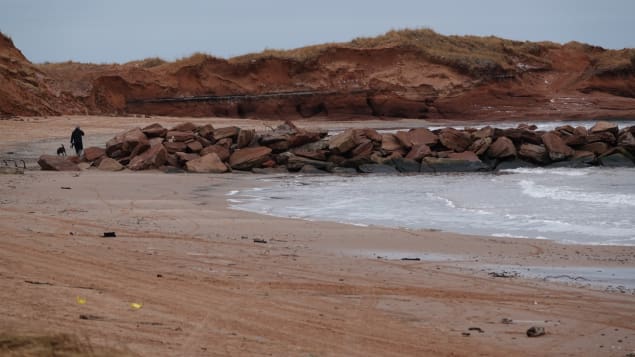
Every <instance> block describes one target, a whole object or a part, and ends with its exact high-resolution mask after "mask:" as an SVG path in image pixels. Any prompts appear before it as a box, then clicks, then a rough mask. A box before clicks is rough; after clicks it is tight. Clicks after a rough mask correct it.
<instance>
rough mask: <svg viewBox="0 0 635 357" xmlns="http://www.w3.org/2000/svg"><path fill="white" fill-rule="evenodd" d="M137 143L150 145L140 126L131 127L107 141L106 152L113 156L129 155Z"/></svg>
mask: <svg viewBox="0 0 635 357" xmlns="http://www.w3.org/2000/svg"><path fill="white" fill-rule="evenodd" d="M137 145H148V138H147V137H146V136H145V134H144V133H143V132H142V131H141V129H139V128H134V129H130V130H128V131H125V132H123V133H121V134H118V135H116V136H115V137H114V138H112V139H110V140H108V142H107V143H106V154H107V155H108V156H109V157H112V158H118V157H124V156H127V155H129V154H130V153H131V152H132V151H133V150H134V149H135V147H137Z"/></svg>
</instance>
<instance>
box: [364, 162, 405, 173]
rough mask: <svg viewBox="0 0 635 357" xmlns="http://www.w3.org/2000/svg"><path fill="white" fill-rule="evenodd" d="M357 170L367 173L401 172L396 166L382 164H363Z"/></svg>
mask: <svg viewBox="0 0 635 357" xmlns="http://www.w3.org/2000/svg"><path fill="white" fill-rule="evenodd" d="M357 170H358V171H359V172H361V173H365V174H396V173H399V171H397V169H396V168H394V167H392V166H389V165H382V164H363V165H360V166H359V167H358V168H357Z"/></svg>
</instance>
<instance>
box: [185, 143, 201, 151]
mask: <svg viewBox="0 0 635 357" xmlns="http://www.w3.org/2000/svg"><path fill="white" fill-rule="evenodd" d="M187 150H189V151H190V152H200V151H201V150H203V145H202V144H201V143H200V142H198V141H192V142H190V143H187Z"/></svg>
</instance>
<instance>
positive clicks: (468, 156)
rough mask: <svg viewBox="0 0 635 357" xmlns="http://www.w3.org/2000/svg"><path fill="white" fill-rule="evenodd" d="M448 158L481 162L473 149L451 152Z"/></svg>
mask: <svg viewBox="0 0 635 357" xmlns="http://www.w3.org/2000/svg"><path fill="white" fill-rule="evenodd" d="M448 159H453V160H465V161H472V162H481V159H479V158H478V156H477V155H476V154H475V153H473V152H472V151H463V152H451V153H449V154H448Z"/></svg>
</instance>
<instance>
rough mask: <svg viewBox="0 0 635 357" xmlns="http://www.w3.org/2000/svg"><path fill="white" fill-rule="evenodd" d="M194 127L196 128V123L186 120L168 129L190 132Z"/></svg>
mask: <svg viewBox="0 0 635 357" xmlns="http://www.w3.org/2000/svg"><path fill="white" fill-rule="evenodd" d="M196 129H197V128H196V125H195V124H194V123H191V122H187V123H181V124H178V125H177V126H175V127H173V128H172V129H170V131H189V132H192V131H194V130H196Z"/></svg>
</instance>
